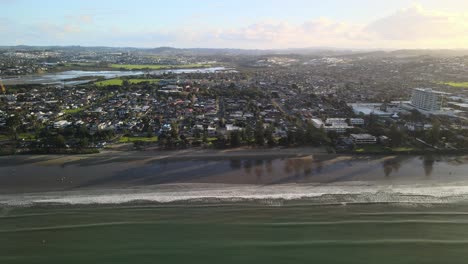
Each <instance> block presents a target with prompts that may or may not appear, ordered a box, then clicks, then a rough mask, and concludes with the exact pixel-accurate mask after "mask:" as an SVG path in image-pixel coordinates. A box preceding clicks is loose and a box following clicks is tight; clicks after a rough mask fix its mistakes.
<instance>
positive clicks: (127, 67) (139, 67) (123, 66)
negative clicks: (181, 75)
mask: <svg viewBox="0 0 468 264" xmlns="http://www.w3.org/2000/svg"><path fill="white" fill-rule="evenodd" d="M110 67H111V68H117V69H125V70H142V69H151V70H164V69H183V68H206V67H211V65H210V64H181V65H143V64H111V65H110Z"/></svg>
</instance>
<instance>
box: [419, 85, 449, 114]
mask: <svg viewBox="0 0 468 264" xmlns="http://www.w3.org/2000/svg"><path fill="white" fill-rule="evenodd" d="M447 95H448V93H444V92H439V91H434V90H432V89H430V88H416V89H414V90H413V95H412V97H411V104H412V105H413V106H415V107H416V108H418V109H421V110H425V111H440V110H441V109H442V106H443V103H444V99H445V97H446V96H447Z"/></svg>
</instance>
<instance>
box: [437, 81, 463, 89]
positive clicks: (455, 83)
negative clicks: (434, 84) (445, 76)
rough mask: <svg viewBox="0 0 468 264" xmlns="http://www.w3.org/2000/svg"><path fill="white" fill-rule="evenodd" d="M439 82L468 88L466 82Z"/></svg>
mask: <svg viewBox="0 0 468 264" xmlns="http://www.w3.org/2000/svg"><path fill="white" fill-rule="evenodd" d="M440 84H445V85H448V86H452V87H456V88H468V82H442V83H440Z"/></svg>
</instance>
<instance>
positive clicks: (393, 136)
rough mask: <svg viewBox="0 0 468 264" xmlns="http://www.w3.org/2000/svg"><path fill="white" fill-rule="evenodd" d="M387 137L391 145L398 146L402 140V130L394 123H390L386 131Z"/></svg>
mask: <svg viewBox="0 0 468 264" xmlns="http://www.w3.org/2000/svg"><path fill="white" fill-rule="evenodd" d="M388 137H389V138H390V140H391V145H392V146H393V147H398V146H400V145H401V143H402V141H403V137H404V135H403V132H401V131H400V130H399V129H398V127H397V126H396V125H392V126H391V127H390V132H389V133H388Z"/></svg>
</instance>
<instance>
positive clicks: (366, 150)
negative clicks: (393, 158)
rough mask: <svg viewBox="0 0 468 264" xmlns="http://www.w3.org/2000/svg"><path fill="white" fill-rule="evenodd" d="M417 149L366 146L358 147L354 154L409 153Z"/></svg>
mask: <svg viewBox="0 0 468 264" xmlns="http://www.w3.org/2000/svg"><path fill="white" fill-rule="evenodd" d="M415 150H417V149H415V148H413V147H397V148H391V147H385V146H381V145H368V146H359V147H358V148H357V149H356V150H355V152H356V153H386V152H411V151H415Z"/></svg>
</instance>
